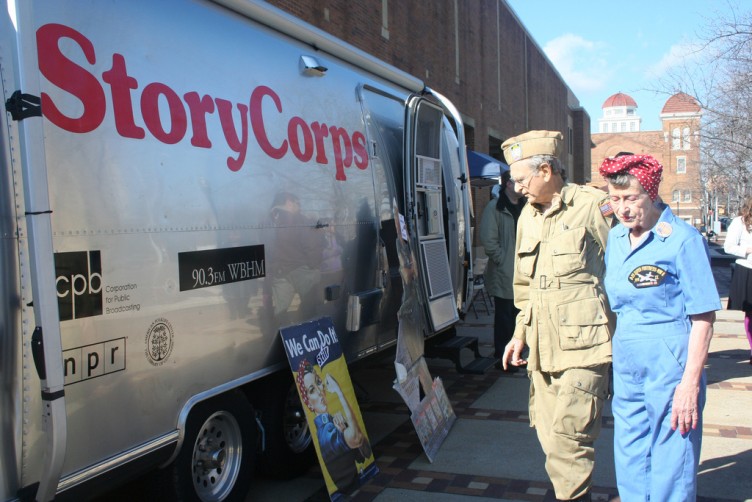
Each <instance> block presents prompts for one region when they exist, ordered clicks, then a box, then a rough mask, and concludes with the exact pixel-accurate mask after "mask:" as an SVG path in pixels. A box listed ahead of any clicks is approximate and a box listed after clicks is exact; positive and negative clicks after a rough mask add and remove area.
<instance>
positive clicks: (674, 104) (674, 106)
mask: <svg viewBox="0 0 752 502" xmlns="http://www.w3.org/2000/svg"><path fill="white" fill-rule="evenodd" d="M699 111H700V105H699V104H698V103H697V100H696V99H695V98H693V97H692V96H690V95H689V94H685V93H683V92H678V93H676V94H674V95H673V96H671V97H670V98H668V101H666V104H665V105H663V110H661V115H663V114H664V113H698V112H699Z"/></svg>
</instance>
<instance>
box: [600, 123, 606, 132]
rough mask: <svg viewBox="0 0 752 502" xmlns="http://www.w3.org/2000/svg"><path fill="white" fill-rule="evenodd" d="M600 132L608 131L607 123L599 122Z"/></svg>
mask: <svg viewBox="0 0 752 502" xmlns="http://www.w3.org/2000/svg"><path fill="white" fill-rule="evenodd" d="M601 132H608V124H603V123H601Z"/></svg>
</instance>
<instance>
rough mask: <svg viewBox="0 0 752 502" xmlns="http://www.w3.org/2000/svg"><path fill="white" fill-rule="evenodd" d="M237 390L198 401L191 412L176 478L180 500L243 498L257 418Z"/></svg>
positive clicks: (250, 470) (211, 501) (250, 472)
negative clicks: (255, 419)
mask: <svg viewBox="0 0 752 502" xmlns="http://www.w3.org/2000/svg"><path fill="white" fill-rule="evenodd" d="M253 417H254V414H253V408H252V407H251V404H250V403H249V402H248V400H247V399H246V398H245V396H244V395H243V394H242V393H240V392H237V391H234V392H230V393H227V394H223V395H221V396H218V397H216V398H213V399H210V400H209V401H206V402H203V403H199V404H197V405H196V406H195V407H194V408H193V409H192V410H191V412H190V415H189V416H188V421H187V423H186V428H185V439H184V441H183V446H182V448H181V451H180V453H179V455H178V457H177V459H176V460H175V462H174V463H173V465H172V480H173V486H174V488H175V492H176V494H177V495H178V500H181V501H201V502H219V501H242V500H244V499H245V497H246V494H247V493H248V489H249V487H250V483H251V479H252V476H253V467H254V466H253V463H254V457H255V455H256V451H255V449H256V436H257V430H256V423H255V421H254V418H253Z"/></svg>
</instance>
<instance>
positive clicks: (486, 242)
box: [480, 171, 525, 371]
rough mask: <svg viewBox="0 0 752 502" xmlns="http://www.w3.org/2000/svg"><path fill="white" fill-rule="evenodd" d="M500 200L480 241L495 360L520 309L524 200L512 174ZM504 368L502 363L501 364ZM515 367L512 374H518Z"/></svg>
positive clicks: (505, 177)
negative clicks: (517, 260)
mask: <svg viewBox="0 0 752 502" xmlns="http://www.w3.org/2000/svg"><path fill="white" fill-rule="evenodd" d="M499 187H500V189H499V197H498V198H497V199H491V201H490V202H489V203H488V205H486V208H485V209H484V210H483V216H482V217H481V220H480V241H481V243H482V244H483V248H484V249H485V251H486V256H488V268H487V269H486V273H485V275H484V282H485V287H486V291H488V294H489V295H491V296H493V298H494V307H495V310H494V357H497V358H499V359H501V356H502V355H503V354H504V347H506V345H507V343H509V340H511V339H512V335H513V334H514V320H515V317H517V314H518V312H519V311H518V310H517V309H516V308H515V306H514V292H513V290H512V281H513V276H514V256H515V255H514V242H515V236H516V234H517V220H518V219H519V217H520V211H522V208H523V207H524V205H525V198H524V197H523V196H522V194H521V193H519V192H517V191H515V188H514V183H513V182H512V181H511V175H510V174H509V171H505V172H504V173H503V174H502V175H501V183H500V185H499ZM499 366H501V363H499ZM516 370H517V367H516V366H511V367H509V371H516Z"/></svg>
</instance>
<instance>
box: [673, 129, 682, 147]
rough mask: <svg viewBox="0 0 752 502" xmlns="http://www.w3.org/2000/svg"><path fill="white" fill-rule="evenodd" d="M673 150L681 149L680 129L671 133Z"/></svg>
mask: <svg viewBox="0 0 752 502" xmlns="http://www.w3.org/2000/svg"><path fill="white" fill-rule="evenodd" d="M671 149H672V150H679V149H681V132H680V131H679V128H678V127H677V128H675V129H674V130H673V131H671Z"/></svg>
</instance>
